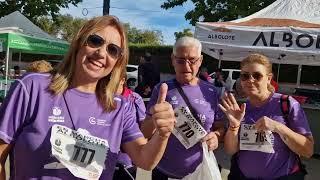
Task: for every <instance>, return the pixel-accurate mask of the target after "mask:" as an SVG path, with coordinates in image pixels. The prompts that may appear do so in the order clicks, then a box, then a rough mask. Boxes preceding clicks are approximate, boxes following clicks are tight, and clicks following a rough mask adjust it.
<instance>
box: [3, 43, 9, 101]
mask: <svg viewBox="0 0 320 180" xmlns="http://www.w3.org/2000/svg"><path fill="white" fill-rule="evenodd" d="M9 50H10V48H9V43H7V51H6V81H5V85H4V96H6V95H7V87H8V76H9V56H10V52H9Z"/></svg>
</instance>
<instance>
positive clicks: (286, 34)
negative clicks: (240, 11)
mask: <svg viewBox="0 0 320 180" xmlns="http://www.w3.org/2000/svg"><path fill="white" fill-rule="evenodd" d="M195 36H196V38H198V39H199V40H200V41H201V43H202V45H203V48H202V51H203V52H204V53H206V54H208V55H210V56H212V57H214V58H216V59H219V66H220V61H221V60H225V61H241V60H242V59H243V58H244V57H246V56H247V55H248V54H249V53H252V52H259V53H262V54H265V55H266V56H268V57H269V58H270V59H271V61H272V62H273V63H279V64H296V65H299V71H298V78H297V85H300V76H301V67H302V65H311V66H320V1H319V0H277V1H275V2H274V3H272V4H271V5H269V6H268V7H266V8H264V9H262V10H260V11H259V12H256V13H254V14H252V15H250V16H248V17H245V18H241V19H237V20H234V21H230V22H198V23H197V25H196V31H195Z"/></svg>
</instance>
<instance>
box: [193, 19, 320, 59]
mask: <svg viewBox="0 0 320 180" xmlns="http://www.w3.org/2000/svg"><path fill="white" fill-rule="evenodd" d="M195 36H196V38H198V39H199V40H200V41H201V42H202V43H204V44H211V45H212V48H217V49H235V48H238V49H247V50H250V49H253V50H254V49H261V48H263V49H269V50H275V51H282V52H299V53H303V52H304V53H308V54H320V51H319V50H320V33H319V29H316V28H296V27H255V26H235V25H227V24H219V23H197V25H196V32H195Z"/></svg>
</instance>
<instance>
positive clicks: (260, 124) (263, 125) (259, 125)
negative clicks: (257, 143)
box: [255, 116, 283, 132]
mask: <svg viewBox="0 0 320 180" xmlns="http://www.w3.org/2000/svg"><path fill="white" fill-rule="evenodd" d="M281 125H283V124H281V123H279V122H277V121H274V120H272V119H270V118H268V117H267V116H263V117H261V118H259V119H258V121H257V122H256V123H255V128H256V130H257V131H272V132H276V130H277V127H279V126H281Z"/></svg>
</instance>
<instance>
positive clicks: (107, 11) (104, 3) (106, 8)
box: [103, 0, 110, 15]
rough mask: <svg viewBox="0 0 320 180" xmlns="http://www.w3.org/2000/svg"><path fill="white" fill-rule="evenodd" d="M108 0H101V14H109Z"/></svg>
mask: <svg viewBox="0 0 320 180" xmlns="http://www.w3.org/2000/svg"><path fill="white" fill-rule="evenodd" d="M109 9H110V0H103V15H109Z"/></svg>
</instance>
